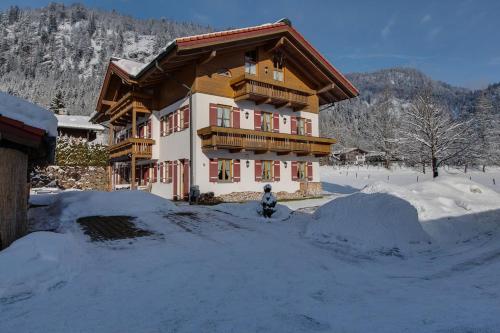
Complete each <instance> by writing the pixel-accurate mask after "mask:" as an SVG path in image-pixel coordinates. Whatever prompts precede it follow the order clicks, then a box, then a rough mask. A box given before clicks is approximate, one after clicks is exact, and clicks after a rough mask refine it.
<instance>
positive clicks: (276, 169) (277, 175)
mask: <svg viewBox="0 0 500 333" xmlns="http://www.w3.org/2000/svg"><path fill="white" fill-rule="evenodd" d="M280 171H281V162H280V161H274V181H275V182H279V181H280Z"/></svg>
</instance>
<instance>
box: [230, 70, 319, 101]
mask: <svg viewBox="0 0 500 333" xmlns="http://www.w3.org/2000/svg"><path fill="white" fill-rule="evenodd" d="M231 86H232V87H233V90H234V99H235V100H236V101H238V100H245V99H249V100H253V101H255V102H261V103H267V104H273V105H276V106H289V107H291V108H293V109H304V108H305V107H307V106H308V105H309V96H310V95H312V94H313V92H312V91H308V90H304V89H300V88H292V87H290V86H288V85H286V84H284V83H281V82H279V81H269V80H262V79H257V77H256V76H255V75H248V74H245V75H242V76H240V77H237V78H235V79H233V80H231Z"/></svg>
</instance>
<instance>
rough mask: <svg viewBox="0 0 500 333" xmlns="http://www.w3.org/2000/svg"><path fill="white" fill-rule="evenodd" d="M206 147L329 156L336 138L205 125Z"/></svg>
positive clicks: (204, 143)
mask: <svg viewBox="0 0 500 333" xmlns="http://www.w3.org/2000/svg"><path fill="white" fill-rule="evenodd" d="M198 135H200V137H201V139H202V143H201V146H202V148H203V149H205V150H207V149H214V150H215V149H229V150H249V151H255V152H267V151H271V152H277V153H278V154H287V153H296V154H298V155H315V156H326V155H328V154H330V151H331V149H330V147H331V145H332V144H334V143H335V140H334V139H329V138H320V137H313V136H303V135H292V134H284V133H272V132H259V131H253V130H247V129H236V128H225V127H215V126H210V127H205V128H202V129H200V130H198Z"/></svg>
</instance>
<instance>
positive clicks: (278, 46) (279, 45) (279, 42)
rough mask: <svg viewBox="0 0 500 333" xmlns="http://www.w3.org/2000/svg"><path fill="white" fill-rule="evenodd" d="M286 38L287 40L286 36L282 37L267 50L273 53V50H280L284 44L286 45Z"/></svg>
mask: <svg viewBox="0 0 500 333" xmlns="http://www.w3.org/2000/svg"><path fill="white" fill-rule="evenodd" d="M285 40H286V38H285V37H281V38H280V40H279V41H278V42H277V43H276V44H274V46H273V47H271V48H270V49H268V50H267V52H269V53H272V52H274V51H276V50H278V49H279V48H281V47H282V46H283V45H285Z"/></svg>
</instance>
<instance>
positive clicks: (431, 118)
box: [403, 91, 472, 177]
mask: <svg viewBox="0 0 500 333" xmlns="http://www.w3.org/2000/svg"><path fill="white" fill-rule="evenodd" d="M403 128H404V130H403V135H404V143H405V149H406V153H407V154H411V153H413V154H418V155H419V156H420V157H419V158H423V159H424V160H427V161H430V163H431V166H432V174H433V177H437V176H438V168H439V166H441V165H442V164H443V163H445V162H447V161H449V160H451V159H453V158H456V157H457V156H459V155H460V154H462V153H464V152H465V151H467V150H468V149H469V148H470V146H471V145H472V142H471V132H472V131H471V121H470V120H469V121H460V120H457V119H453V117H452V115H451V113H450V112H448V111H447V110H445V109H444V108H443V107H442V106H440V105H437V104H436V103H435V102H434V101H433V99H432V97H431V94H430V92H429V91H424V92H423V93H421V94H419V95H418V96H417V97H416V99H415V102H414V103H413V105H412V106H411V107H410V108H409V109H408V110H405V113H404V116H403Z"/></svg>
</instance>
